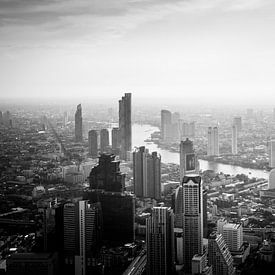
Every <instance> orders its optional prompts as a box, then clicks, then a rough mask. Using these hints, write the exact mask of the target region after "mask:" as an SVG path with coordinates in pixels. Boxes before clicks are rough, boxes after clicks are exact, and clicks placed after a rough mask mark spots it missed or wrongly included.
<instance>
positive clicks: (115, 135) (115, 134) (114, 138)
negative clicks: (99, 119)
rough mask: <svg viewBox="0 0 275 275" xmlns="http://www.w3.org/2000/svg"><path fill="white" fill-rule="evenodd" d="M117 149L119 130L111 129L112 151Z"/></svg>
mask: <svg viewBox="0 0 275 275" xmlns="http://www.w3.org/2000/svg"><path fill="white" fill-rule="evenodd" d="M118 148H119V128H117V127H115V128H113V129H112V149H113V150H117V149H118Z"/></svg>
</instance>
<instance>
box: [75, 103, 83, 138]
mask: <svg viewBox="0 0 275 275" xmlns="http://www.w3.org/2000/svg"><path fill="white" fill-rule="evenodd" d="M74 120H75V141H76V142H81V141H82V140H83V129H82V107H81V104H78V105H77V109H76V112H75V116H74Z"/></svg>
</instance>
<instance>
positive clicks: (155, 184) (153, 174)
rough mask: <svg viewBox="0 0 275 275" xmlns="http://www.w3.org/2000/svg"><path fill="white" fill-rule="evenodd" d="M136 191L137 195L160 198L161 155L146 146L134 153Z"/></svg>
mask: <svg viewBox="0 0 275 275" xmlns="http://www.w3.org/2000/svg"><path fill="white" fill-rule="evenodd" d="M133 170H134V172H133V175H134V193H135V195H136V196H137V197H149V198H154V199H160V194H161V157H160V155H158V154H157V152H153V153H152V154H149V152H148V150H146V149H145V147H144V146H141V147H140V148H139V149H137V150H136V151H135V152H134V153H133Z"/></svg>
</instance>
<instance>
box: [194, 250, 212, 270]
mask: <svg viewBox="0 0 275 275" xmlns="http://www.w3.org/2000/svg"><path fill="white" fill-rule="evenodd" d="M192 274H194V275H212V266H211V267H209V266H207V255H206V253H205V254H202V255H198V254H197V255H194V256H193V258H192Z"/></svg>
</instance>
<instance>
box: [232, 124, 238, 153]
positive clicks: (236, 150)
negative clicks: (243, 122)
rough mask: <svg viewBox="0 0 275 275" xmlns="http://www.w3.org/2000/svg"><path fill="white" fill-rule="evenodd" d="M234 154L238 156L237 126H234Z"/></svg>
mask: <svg viewBox="0 0 275 275" xmlns="http://www.w3.org/2000/svg"><path fill="white" fill-rule="evenodd" d="M232 154H233V155H237V154H238V128H237V126H236V125H233V126H232Z"/></svg>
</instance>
